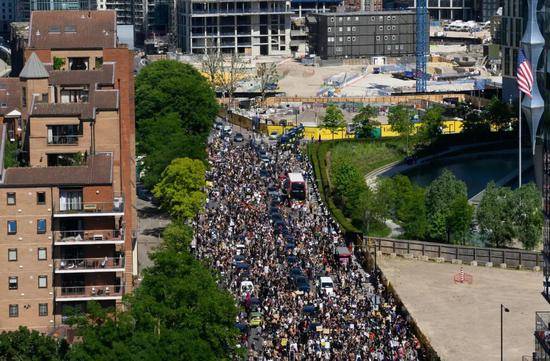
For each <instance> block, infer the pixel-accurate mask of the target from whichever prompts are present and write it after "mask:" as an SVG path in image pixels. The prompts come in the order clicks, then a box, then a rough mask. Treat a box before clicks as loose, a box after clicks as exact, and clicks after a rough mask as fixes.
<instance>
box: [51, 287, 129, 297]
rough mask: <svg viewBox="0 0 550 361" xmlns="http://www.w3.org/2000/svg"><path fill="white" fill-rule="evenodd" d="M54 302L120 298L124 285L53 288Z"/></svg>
mask: <svg viewBox="0 0 550 361" xmlns="http://www.w3.org/2000/svg"><path fill="white" fill-rule="evenodd" d="M54 291H55V298H56V300H63V299H76V298H91V299H93V298H107V297H122V295H123V294H124V285H94V286H71V287H55V290H54Z"/></svg>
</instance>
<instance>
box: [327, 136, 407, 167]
mask: <svg viewBox="0 0 550 361" xmlns="http://www.w3.org/2000/svg"><path fill="white" fill-rule="evenodd" d="M403 157H404V156H403V153H401V152H400V151H399V150H398V149H397V148H396V147H394V146H391V145H386V143H383V142H379V141H377V142H338V143H336V144H335V145H334V146H333V147H332V148H331V149H330V162H331V164H338V163H341V162H343V161H347V162H351V163H352V164H353V165H354V166H355V167H357V169H358V170H359V172H360V173H361V174H367V173H369V172H371V171H373V170H375V169H377V168H380V167H383V166H384V165H386V164H389V163H392V162H395V161H398V160H402V159H403Z"/></svg>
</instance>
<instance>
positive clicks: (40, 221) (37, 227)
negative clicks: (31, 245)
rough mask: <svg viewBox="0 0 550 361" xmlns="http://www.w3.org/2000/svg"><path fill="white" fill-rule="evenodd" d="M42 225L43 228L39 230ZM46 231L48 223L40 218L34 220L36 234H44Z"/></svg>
mask: <svg viewBox="0 0 550 361" xmlns="http://www.w3.org/2000/svg"><path fill="white" fill-rule="evenodd" d="M42 223H44V228H43V229H41V228H40V224H42ZM47 229H48V221H46V219H45V218H40V219H37V220H36V234H45V233H46V231H47Z"/></svg>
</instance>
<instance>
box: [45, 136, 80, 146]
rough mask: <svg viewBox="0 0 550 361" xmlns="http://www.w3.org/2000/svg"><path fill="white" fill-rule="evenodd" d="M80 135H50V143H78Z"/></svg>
mask: <svg viewBox="0 0 550 361" xmlns="http://www.w3.org/2000/svg"><path fill="white" fill-rule="evenodd" d="M78 137H79V135H76V134H74V135H54V136H52V137H48V144H50V145H75V144H78Z"/></svg>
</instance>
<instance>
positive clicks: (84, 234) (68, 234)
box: [53, 228, 124, 243]
mask: <svg viewBox="0 0 550 361" xmlns="http://www.w3.org/2000/svg"><path fill="white" fill-rule="evenodd" d="M53 240H54V242H56V243H65V242H66V243H73V242H76V243H78V242H93V241H122V240H124V229H123V228H121V229H93V230H77V231H54V232H53Z"/></svg>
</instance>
